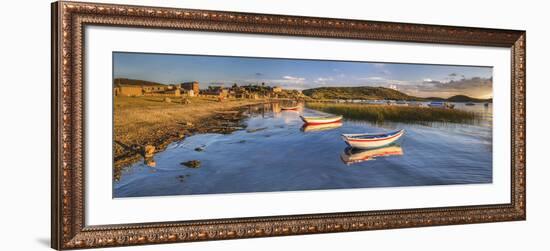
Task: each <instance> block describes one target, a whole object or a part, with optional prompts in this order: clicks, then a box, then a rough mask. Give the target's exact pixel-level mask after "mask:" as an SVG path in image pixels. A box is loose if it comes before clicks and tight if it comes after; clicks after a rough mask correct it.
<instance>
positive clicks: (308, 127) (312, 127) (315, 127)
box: [301, 121, 343, 132]
mask: <svg viewBox="0 0 550 251" xmlns="http://www.w3.org/2000/svg"><path fill="white" fill-rule="evenodd" d="M342 125H343V124H342V121H337V122H332V123H326V124H304V125H303V126H302V128H301V130H302V131H303V132H316V131H326V130H331V129H335V128H338V127H341V126H342Z"/></svg>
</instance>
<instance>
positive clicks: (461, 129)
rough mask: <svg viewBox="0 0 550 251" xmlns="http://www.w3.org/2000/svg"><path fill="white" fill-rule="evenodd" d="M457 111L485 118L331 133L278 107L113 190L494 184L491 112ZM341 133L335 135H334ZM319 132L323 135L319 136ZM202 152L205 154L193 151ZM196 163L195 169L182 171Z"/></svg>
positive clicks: (364, 125)
mask: <svg viewBox="0 0 550 251" xmlns="http://www.w3.org/2000/svg"><path fill="white" fill-rule="evenodd" d="M455 105H456V108H455V109H466V110H470V111H474V112H478V113H480V114H482V115H483V116H482V117H483V120H482V121H480V122H479V123H475V124H452V123H423V124H418V123H415V124H406V123H383V124H375V123H371V122H367V121H351V120H344V121H343V123H342V124H341V126H339V125H334V127H333V128H314V127H313V128H311V127H309V128H302V126H303V122H302V121H301V120H300V118H299V115H300V114H304V115H314V114H324V113H322V112H318V111H314V110H310V109H306V108H301V109H300V110H299V111H281V110H280V106H279V104H276V103H275V104H265V105H260V106H254V107H250V109H249V110H248V111H247V114H248V116H249V117H248V118H247V119H246V120H245V124H246V125H247V128H246V129H245V130H239V131H235V132H233V133H231V134H225V135H224V134H198V135H194V136H190V137H187V138H185V139H184V140H182V141H179V142H175V143H172V144H171V145H169V146H168V148H167V149H166V150H165V151H163V152H161V153H158V154H156V155H155V157H154V159H155V162H156V166H155V167H149V166H147V165H146V164H145V163H143V162H139V163H136V164H134V165H132V166H130V167H128V168H126V169H125V170H124V171H123V173H122V175H121V178H120V180H119V181H114V183H113V195H114V197H116V198H119V197H134V196H162V195H190V194H217V193H244V192H269V191H296V190H314V189H344V188H369V187H396V186H426V185H449V184H476V183H491V182H492V107H491V105H489V106H488V107H485V106H484V105H483V104H476V105H475V106H466V105H464V104H460V103H456V104H455ZM337 126H339V127H337ZM321 129H322V130H321ZM396 129H405V131H406V133H405V135H404V136H403V137H402V138H401V139H400V141H399V142H398V144H395V145H391V146H388V147H385V148H382V149H376V150H371V151H356V150H353V151H351V150H350V149H346V144H345V143H344V142H343V140H342V139H341V136H340V135H341V134H343V133H367V132H368V133H376V132H388V131H392V130H396ZM197 147H199V148H202V149H203V151H195V149H196V148H197ZM190 160H199V161H200V162H201V165H200V167H199V168H188V167H186V166H184V165H181V164H180V163H182V162H186V161H190Z"/></svg>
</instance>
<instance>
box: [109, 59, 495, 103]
mask: <svg viewBox="0 0 550 251" xmlns="http://www.w3.org/2000/svg"><path fill="white" fill-rule="evenodd" d="M113 60H114V62H113V70H114V77H115V78H130V79H140V80H147V81H153V82H158V83H163V84H177V83H182V82H188V81H199V83H200V87H201V88H206V87H208V86H209V85H224V86H231V85H233V83H237V84H238V85H247V84H261V83H265V84H266V85H270V86H280V87H282V88H283V89H297V90H303V89H309V88H315V87H329V86H330V87H344V86H346V87H347V86H375V87H378V86H381V87H388V88H393V89H396V90H399V91H401V92H404V93H406V94H409V95H413V96H417V97H442V98H447V97H450V96H454V95H468V96H471V97H475V98H492V96H493V94H492V89H493V88H492V86H493V83H492V82H493V81H492V74H493V68H492V67H486V66H457V65H428V64H399V63H371V62H350V61H328V60H303V59H277V58H251V57H225V56H198V55H172V54H147V53H127V52H114V53H113Z"/></svg>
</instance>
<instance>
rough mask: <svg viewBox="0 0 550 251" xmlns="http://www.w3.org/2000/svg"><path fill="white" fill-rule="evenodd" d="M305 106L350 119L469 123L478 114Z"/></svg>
mask: <svg viewBox="0 0 550 251" xmlns="http://www.w3.org/2000/svg"><path fill="white" fill-rule="evenodd" d="M306 107H308V108H311V109H314V110H319V111H323V112H327V113H332V114H338V115H343V116H344V117H346V118H350V119H359V120H370V121H376V122H384V121H396V122H451V123H469V122H475V121H477V120H478V119H479V115H478V114H476V113H473V112H467V111H462V110H457V109H442V108H431V107H409V106H388V105H367V104H340V103H316V102H308V103H306Z"/></svg>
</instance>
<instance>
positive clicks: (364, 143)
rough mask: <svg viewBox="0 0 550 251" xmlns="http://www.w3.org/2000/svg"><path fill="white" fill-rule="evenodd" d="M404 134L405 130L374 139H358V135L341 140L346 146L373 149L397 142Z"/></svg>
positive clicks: (345, 136) (344, 137)
mask: <svg viewBox="0 0 550 251" xmlns="http://www.w3.org/2000/svg"><path fill="white" fill-rule="evenodd" d="M404 134H405V130H399V131H396V132H393V133H389V134H386V135H384V136H381V137H376V138H359V137H357V136H359V135H346V134H344V135H342V139H343V140H344V142H346V144H347V145H348V146H351V147H353V148H359V149H373V148H379V147H383V146H387V145H390V144H392V143H394V142H396V141H397V140H399V139H400V138H401V137H402V136H403V135H404Z"/></svg>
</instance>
